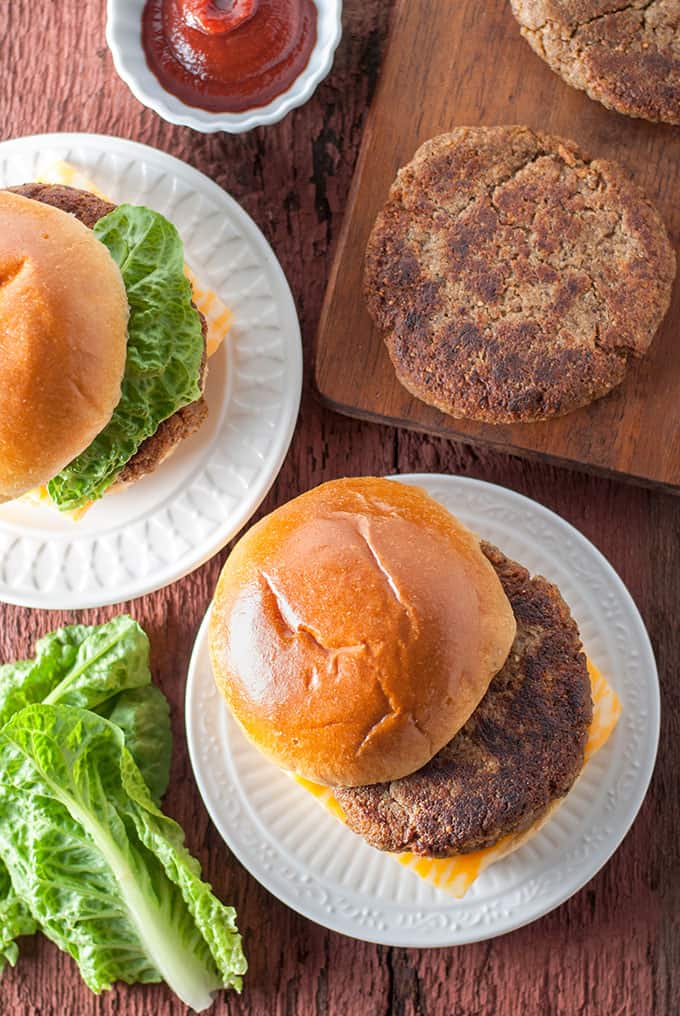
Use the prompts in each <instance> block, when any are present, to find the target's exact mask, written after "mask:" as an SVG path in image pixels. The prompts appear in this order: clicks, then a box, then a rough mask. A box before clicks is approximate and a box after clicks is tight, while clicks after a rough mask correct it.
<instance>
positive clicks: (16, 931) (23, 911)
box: [0, 862, 38, 973]
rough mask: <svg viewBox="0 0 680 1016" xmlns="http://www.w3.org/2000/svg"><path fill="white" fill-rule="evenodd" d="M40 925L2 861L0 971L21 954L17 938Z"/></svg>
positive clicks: (0, 885)
mask: <svg viewBox="0 0 680 1016" xmlns="http://www.w3.org/2000/svg"><path fill="white" fill-rule="evenodd" d="M37 930H38V925H37V924H36V922H35V920H34V919H33V917H32V916H31V912H30V910H29V909H28V907H27V906H26V904H25V903H24V902H23V900H22V899H20V897H19V896H17V894H16V893H15V891H14V888H13V886H12V882H11V880H10V877H9V872H8V871H7V868H6V867H5V865H4V864H2V862H0V973H2V971H3V970H4V968H5V965H6V964H7V963H10V964H11V965H12V966H14V964H15V963H16V961H17V958H18V956H19V947H18V945H17V944H16V941H15V939H17V938H18V937H19V936H20V935H33V934H34V933H35V932H36V931H37Z"/></svg>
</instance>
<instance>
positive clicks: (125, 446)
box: [0, 183, 207, 515]
mask: <svg viewBox="0 0 680 1016" xmlns="http://www.w3.org/2000/svg"><path fill="white" fill-rule="evenodd" d="M0 353H1V356H0V385H1V386H2V391H3V399H2V402H1V403H0V500H4V501H7V500H11V499H13V498H17V497H21V496H23V495H26V494H27V493H29V492H36V491H42V492H43V499H47V500H49V501H50V502H51V503H52V504H54V505H55V506H56V507H57V508H58V509H60V510H61V511H65V512H71V513H74V514H76V515H77V514H79V513H81V512H82V511H83V510H85V509H86V508H87V507H89V505H91V504H92V502H94V501H96V500H97V499H99V498H101V497H102V496H103V495H104V494H105V493H107V492H109V491H111V490H113V489H115V488H118V487H120V486H122V485H124V484H129V483H132V482H133V481H135V480H137V479H139V478H140V477H141V476H144V475H145V474H147V473H150V472H152V471H153V470H154V469H155V468H156V467H157V466H158V465H159V464H160V463H161V462H162V461H163V460H164V459H165V458H166V457H167V456H168V455H169V454H170V452H171V451H172V450H173V449H174V448H176V447H177V445H178V444H179V443H180V442H181V441H182V440H183V439H184V438H185V437H187V436H188V435H189V434H191V433H193V432H194V431H195V430H196V429H197V428H198V427H200V426H201V424H202V423H203V421H204V420H205V418H206V415H207V408H206V404H205V400H204V398H203V390H204V387H205V379H206V321H205V318H204V317H203V315H202V314H201V313H200V311H199V310H198V309H197V308H196V306H195V304H194V302H193V295H192V288H191V284H190V283H189V281H188V279H187V278H186V276H185V270H184V251H183V246H182V241H181V239H180V237H179V234H178V233H177V230H176V229H175V227H174V226H173V225H172V224H171V223H170V222H168V220H167V219H165V218H164V217H163V216H162V215H160V214H159V213H158V212H155V211H153V210H151V209H149V208H145V207H142V206H135V205H129V204H123V205H118V206H115V205H113V204H111V203H110V202H108V201H105V200H104V199H102V198H101V197H99V196H97V195H95V194H92V193H90V192H88V191H84V190H80V189H76V188H73V187H66V186H61V185H51V184H40V183H29V184H25V185H23V186H20V187H12V188H9V189H8V190H4V191H0Z"/></svg>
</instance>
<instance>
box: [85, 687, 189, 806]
mask: <svg viewBox="0 0 680 1016" xmlns="http://www.w3.org/2000/svg"><path fill="white" fill-rule="evenodd" d="M97 711H98V712H99V714H100V715H102V716H105V717H106V719H107V720H109V722H111V723H115V725H116V726H117V727H120V729H121V730H122V731H123V734H124V735H125V744H126V746H127V749H128V751H129V752H130V754H131V755H132V757H133V758H134V760H135V762H136V763H137V765H138V767H139V771H140V772H141V774H142V777H143V779H144V782H145V783H146V785H147V787H148V788H149V793H150V794H151V798H152V800H153V802H154V804H160V802H161V798H162V797H163V795H164V794H165V791H166V790H167V789H168V781H169V779H170V759H171V756H172V733H171V731H170V708H169V706H168V700H167V699H166V697H165V695H164V694H163V692H162V691H161V690H160V688H157V687H156V686H155V685H154V684H149V685H147V686H146V687H145V688H132V689H131V690H130V691H123V692H121V693H120V695H117V696H116V697H115V698H113V699H110V700H109V702H107V703H106V704H105V705H104V707H103V708H101V709H99V710H97Z"/></svg>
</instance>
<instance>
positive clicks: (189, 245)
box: [0, 134, 302, 610]
mask: <svg viewBox="0 0 680 1016" xmlns="http://www.w3.org/2000/svg"><path fill="white" fill-rule="evenodd" d="M56 159H65V160H67V161H68V162H70V163H73V164H74V165H76V166H77V167H78V168H79V169H81V170H82V171H83V172H84V173H85V174H86V175H87V176H88V177H89V178H90V179H92V181H93V182H94V183H96V184H97V186H98V187H99V188H100V190H101V191H103V193H105V194H107V195H109V196H110V197H111V198H112V200H114V201H118V202H120V201H129V202H131V203H133V204H148V205H149V206H151V207H152V208H155V209H156V210H157V211H159V212H162V213H163V214H164V215H166V216H167V217H168V218H169V219H171V220H172V221H173V222H174V223H175V225H176V226H177V228H178V229H179V231H180V233H181V235H182V239H183V240H184V245H185V249H186V256H187V261H188V263H189V265H190V266H191V267H192V269H193V270H194V271H195V273H196V275H197V276H198V278H199V280H200V281H201V283H202V284H203V285H204V286H206V287H210V288H211V289H213V290H215V291H216V292H217V294H218V295H219V296H220V297H221V299H222V300H223V301H224V302H225V303H226V304H227V305H228V306H229V307H230V308H231V309H232V311H233V313H234V325H233V328H232V331H231V333H230V335H229V337H228V339H227V341H226V342H225V344H224V345H223V347H222V348H221V349H220V350H219V351H218V353H217V354H215V356H213V357H212V358H211V360H210V369H209V372H208V384H207V391H206V398H207V400H208V407H209V410H210V412H209V417H208V421H207V423H206V424H205V425H204V426H203V427H202V428H201V429H200V430H199V431H198V432H197V433H196V434H194V435H193V436H192V437H191V438H189V439H187V440H186V441H184V442H183V443H182V445H181V447H180V448H179V449H178V450H177V452H176V453H175V454H174V455H172V456H171V457H170V458H169V459H168V461H167V462H165V463H164V464H163V465H162V466H161V467H160V468H159V469H157V470H156V471H155V472H154V473H153V474H152V475H151V476H148V477H145V478H144V479H142V480H140V481H138V482H137V483H135V484H134V485H133V486H131V487H130V488H129V489H128V490H124V491H122V492H121V493H120V494H115V495H113V494H112V495H109V496H108V497H104V498H103V499H102V500H101V501H99V502H98V503H97V504H95V505H94V507H93V508H91V509H90V511H89V512H88V513H87V515H86V516H85V517H84V518H83V519H82V520H81V521H80V522H77V523H76V522H73V521H72V520H71V519H70V518H68V517H65V516H63V515H60V514H59V512H58V511H56V510H53V509H51V508H48V507H46V508H42V507H37V506H36V507H33V506H32V505H27V504H26V503H24V502H22V501H13V502H10V503H9V504H5V505H2V506H0V600H4V601H5V602H7V603H18V604H21V605H22V606H26V607H45V608H55V609H62V608H63V609H70V610H73V609H78V608H82V607H94V606H100V605H103V604H109V603H118V602H120V601H121V600H127V599H132V598H133V597H135V596H141V595H142V594H144V593H148V592H151V591H152V590H154V589H159V588H160V587H161V586H165V585H167V584H168V583H169V582H174V581H175V579H178V578H180V577H181V576H182V575H186V574H187V572H190V571H192V570H193V569H194V568H197V567H198V566H199V565H200V564H202V563H203V562H204V561H206V560H207V559H208V558H209V557H211V556H212V555H213V554H215V553H216V552H217V551H218V550H219V549H220V547H222V546H223V545H224V544H225V543H226V542H227V541H228V540H229V539H231V537H232V536H234V534H235V533H237V532H238V530H239V529H240V528H241V527H242V526H243V525H244V523H245V522H247V521H248V519H249V518H250V516H251V515H252V514H253V512H254V511H255V509H256V508H257V506H258V505H259V504H260V502H261V500H262V498H263V497H264V496H265V494H266V493H267V491H268V490H269V488H270V486H271V484H272V483H273V481H274V478H275V477H276V474H277V473H278V471H279V469H280V467H281V463H282V462H283V459H284V457H285V455H286V452H287V450H288V446H289V444H290V440H291V437H292V434H293V429H294V427H295V421H296V418H297V412H298V407H299V403H300V389H301V383H302V350H301V343H300V327H299V324H298V319H297V314H296V311H295V304H294V303H293V298H292V296H291V293H290V289H289V288H288V283H287V282H286V279H285V276H284V274H283V272H282V270H281V267H280V265H279V263H278V261H277V260H276V257H275V255H274V253H273V251H272V249H271V247H270V246H269V244H268V243H267V241H266V240H265V238H264V237H263V235H262V233H260V231H259V229H258V228H257V226H256V225H255V223H254V222H253V221H252V219H250V217H249V216H248V215H246V213H245V212H244V211H243V209H242V208H240V207H239V206H238V205H237V204H236V202H235V201H234V200H233V198H231V197H229V195H228V194H226V193H225V192H224V191H223V190H222V189H221V188H220V187H218V186H217V184H215V183H213V182H212V181H211V180H209V179H208V177H207V176H204V175H203V174H202V173H199V172H198V170H196V169H192V168H191V166H187V165H186V164H185V163H183V162H180V161H179V160H178V159H174V158H172V157H171V156H169V155H165V154H164V153H163V152H159V151H157V150H156V149H154V148H148V147H147V146H146V145H139V144H136V143H134V142H132V141H124V140H121V139H120V138H111V137H105V136H102V135H97V134H43V135H37V136H35V137H27V138H17V139H15V140H13V141H5V142H2V143H1V144H0V187H6V186H10V185H12V184H19V183H25V182H26V181H29V180H35V179H36V178H38V177H39V176H40V175H41V172H43V171H46V170H47V169H48V167H49V166H50V164H51V163H54V161H55V160H56Z"/></svg>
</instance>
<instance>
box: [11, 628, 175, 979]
mask: <svg viewBox="0 0 680 1016" xmlns="http://www.w3.org/2000/svg"><path fill="white" fill-rule="evenodd" d="M150 681H151V674H150V672H149V640H148V638H147V636H146V633H145V632H144V631H143V629H142V628H140V626H139V625H138V624H137V622H136V621H133V619H132V618H131V617H128V616H127V615H121V616H119V617H116V618H114V619H113V620H112V621H109V622H107V623H106V624H102V625H95V626H91V627H89V626H86V625H70V626H68V627H66V628H60V629H58V630H57V631H54V632H51V633H50V634H48V635H45V636H44V637H43V638H41V639H40V640H39V641H38V643H37V644H36V657H35V659H34V660H21V661H19V662H17V663H6V664H4V665H3V666H1V667H0V726H2V725H3V724H4V723H6V722H7V721H8V720H9V719H10V718H11V717H12V716H13V715H14V714H15V713H16V712H18V711H19V710H21V709H22V708H23V707H24V706H26V705H29V704H31V703H35V702H52V703H54V702H63V703H67V704H70V705H78V706H83V707H90V708H95V707H96V708H98V709H99V711H100V712H104V713H105V715H108V716H109V718H110V719H111V721H112V722H113V723H117V724H118V725H119V726H120V727H121V729H122V730H123V733H124V735H125V740H126V744H127V746H128V748H129V750H130V751H131V753H132V755H133V757H134V759H135V761H136V762H137V765H138V766H139V768H140V770H141V772H142V775H143V777H144V779H145V780H147V781H148V786H149V788H150V791H151V795H152V797H153V799H154V801H156V802H157V803H158V802H159V801H160V799H161V797H162V795H163V794H164V793H165V791H166V789H167V785H168V775H169V770H170V756H171V752H172V735H171V732H170V716H169V709H168V703H167V700H166V699H165V696H164V695H163V693H162V692H161V691H160V690H159V689H158V688H156V687H154V686H153V685H152V684H151V683H150ZM36 930H37V926H36V923H35V921H34V920H33V918H32V917H31V915H30V912H29V910H28V908H27V907H26V905H25V904H24V903H23V901H22V900H21V899H20V897H19V896H18V895H17V894H16V892H15V891H14V889H13V887H12V882H11V879H10V876H9V872H8V871H7V869H6V868H5V866H4V865H3V863H2V861H0V972H2V970H3V968H4V966H5V961H9V962H10V963H11V964H12V965H14V963H15V962H16V958H17V955H18V947H17V945H16V942H15V941H14V940H15V939H16V938H17V936H19V935H29V934H32V933H33V932H35V931H36Z"/></svg>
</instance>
